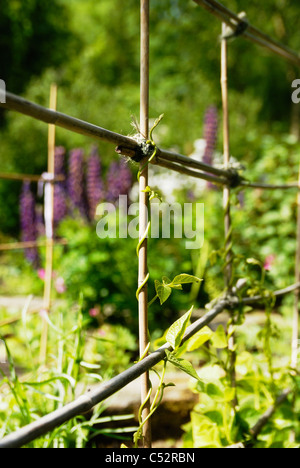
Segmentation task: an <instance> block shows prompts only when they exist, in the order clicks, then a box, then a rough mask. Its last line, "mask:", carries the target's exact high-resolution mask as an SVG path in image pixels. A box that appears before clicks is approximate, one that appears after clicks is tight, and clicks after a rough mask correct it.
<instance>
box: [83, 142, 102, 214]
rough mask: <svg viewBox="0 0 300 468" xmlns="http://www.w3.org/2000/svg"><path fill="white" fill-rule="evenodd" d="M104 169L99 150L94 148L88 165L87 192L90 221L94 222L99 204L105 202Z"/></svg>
mask: <svg viewBox="0 0 300 468" xmlns="http://www.w3.org/2000/svg"><path fill="white" fill-rule="evenodd" d="M101 173H102V167H101V161H100V156H99V153H98V149H97V147H96V146H93V148H92V151H91V155H90V157H89V159H88V163H87V176H86V179H87V180H86V191H87V201H88V209H89V217H90V220H94V218H95V214H96V209H97V206H98V205H99V203H100V202H101V201H102V200H104V198H105V192H104V184H103V181H102V178H101Z"/></svg>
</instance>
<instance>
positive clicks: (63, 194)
mask: <svg viewBox="0 0 300 468" xmlns="http://www.w3.org/2000/svg"><path fill="white" fill-rule="evenodd" d="M65 154H66V151H65V149H64V148H63V147H62V146H58V147H56V148H55V175H62V176H65V177H66V171H65ZM67 213H68V204H67V191H66V182H65V181H64V182H57V183H56V184H54V217H53V222H54V227H57V226H58V224H59V223H60V222H61V221H62V220H63V219H64V218H65V216H66V215H67Z"/></svg>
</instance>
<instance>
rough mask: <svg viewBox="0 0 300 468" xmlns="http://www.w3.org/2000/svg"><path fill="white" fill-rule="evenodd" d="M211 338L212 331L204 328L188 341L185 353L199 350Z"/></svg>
mask: <svg viewBox="0 0 300 468" xmlns="http://www.w3.org/2000/svg"><path fill="white" fill-rule="evenodd" d="M212 336H213V331H212V330H211V329H210V328H209V327H204V328H202V329H201V330H199V331H198V332H197V333H196V334H195V335H194V336H192V338H190V339H189V340H188V344H187V351H194V350H195V349H199V348H200V347H201V346H202V345H203V344H204V343H206V342H207V341H208V340H210V338H211V337H212Z"/></svg>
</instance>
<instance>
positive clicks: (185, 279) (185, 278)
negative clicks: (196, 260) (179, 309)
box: [170, 273, 203, 287]
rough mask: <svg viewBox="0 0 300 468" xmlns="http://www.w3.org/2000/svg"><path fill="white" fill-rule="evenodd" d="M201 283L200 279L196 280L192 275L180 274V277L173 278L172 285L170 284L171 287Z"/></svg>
mask: <svg viewBox="0 0 300 468" xmlns="http://www.w3.org/2000/svg"><path fill="white" fill-rule="evenodd" d="M200 281H203V280H202V279H200V278H197V277H196V276H193V275H187V274H186V273H182V274H181V275H177V276H175V278H174V279H173V281H172V283H171V284H170V286H171V287H173V286H176V285H179V284H187V283H200Z"/></svg>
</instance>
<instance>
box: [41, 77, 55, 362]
mask: <svg viewBox="0 0 300 468" xmlns="http://www.w3.org/2000/svg"><path fill="white" fill-rule="evenodd" d="M56 103H57V86H56V84H52V85H51V89H50V109H52V110H54V111H55V110H56ZM54 154H55V125H49V127H48V174H49V175H50V176H53V177H54V175H55V159H54ZM48 184H49V191H50V212H49V218H50V220H51V221H50V222H51V223H52V229H51V230H52V233H51V235H50V236H48V237H47V239H46V268H45V287H44V306H43V312H44V314H49V313H50V309H51V288H52V273H53V215H54V184H53V183H51V182H48ZM47 342H48V322H47V320H46V318H45V317H43V326H42V336H41V349H40V363H41V364H43V363H45V361H46V356H47Z"/></svg>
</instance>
